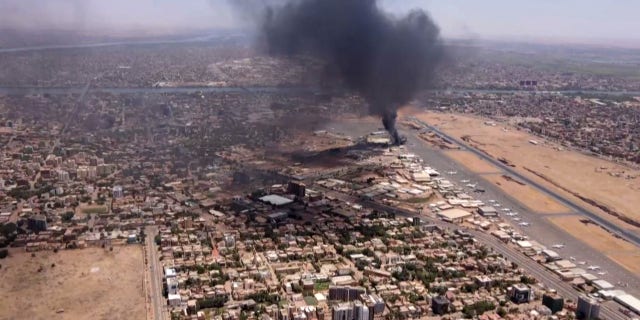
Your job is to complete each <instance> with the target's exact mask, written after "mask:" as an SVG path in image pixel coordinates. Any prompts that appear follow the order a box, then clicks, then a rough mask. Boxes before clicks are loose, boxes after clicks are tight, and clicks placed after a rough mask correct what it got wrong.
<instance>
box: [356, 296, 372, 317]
mask: <svg viewBox="0 0 640 320" xmlns="http://www.w3.org/2000/svg"><path fill="white" fill-rule="evenodd" d="M353 315H354V319H355V320H369V307H367V305H365V304H363V303H362V302H361V301H359V300H356V301H355V302H354V303H353Z"/></svg>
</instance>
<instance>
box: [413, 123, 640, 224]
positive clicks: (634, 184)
mask: <svg viewBox="0 0 640 320" xmlns="http://www.w3.org/2000/svg"><path fill="white" fill-rule="evenodd" d="M413 115H414V116H416V117H418V118H420V119H421V120H423V121H426V122H428V123H430V124H433V125H435V126H437V127H439V128H440V129H442V130H443V131H445V132H447V133H449V134H451V135H453V136H455V137H457V138H462V137H467V141H468V143H469V144H470V145H473V146H474V147H476V148H478V149H480V150H483V151H484V152H486V153H488V154H490V155H491V156H493V157H494V158H504V159H506V160H508V161H509V162H510V163H512V164H514V165H515V166H516V167H515V169H516V170H518V171H520V172H521V173H522V174H523V175H527V176H528V177H530V178H532V179H535V180H536V181H539V182H541V183H543V184H545V185H547V186H548V187H549V189H551V190H558V192H559V193H560V194H563V195H567V196H568V197H569V198H572V199H573V200H574V202H576V203H580V204H582V205H583V206H584V207H588V208H590V209H591V210H593V211H595V212H599V213H601V216H602V217H604V218H606V219H608V220H610V221H612V222H614V223H616V224H618V225H620V226H623V227H627V228H630V229H634V228H635V227H633V226H632V225H631V224H629V223H627V222H625V221H623V219H620V218H618V217H615V216H614V215H612V214H608V213H606V212H605V211H603V210H601V209H600V208H597V207H596V206H592V205H590V204H588V203H587V202H585V201H583V200H582V199H580V198H578V197H577V196H576V194H577V195H580V196H581V197H584V198H588V199H591V200H594V201H597V202H598V203H600V204H601V205H603V206H606V207H607V208H609V209H610V210H611V211H614V212H616V213H617V214H618V215H620V216H623V217H625V218H626V219H632V220H635V221H638V222H640V212H639V211H637V210H636V208H638V207H639V206H640V178H636V177H640V170H634V169H631V168H629V167H626V166H623V165H620V164H617V163H613V162H610V161H606V160H604V159H599V158H596V157H592V156H588V155H585V154H582V153H580V152H577V151H572V150H566V149H563V148H562V147H561V146H559V145H557V144H554V143H550V142H546V141H543V139H541V138H539V137H536V136H533V135H531V134H529V133H526V132H523V131H520V130H517V129H516V128H515V127H512V126H510V125H508V124H507V123H502V122H498V123H497V125H496V126H488V125H485V123H484V122H485V121H486V120H485V119H482V118H479V117H474V116H467V115H453V114H443V113H435V112H420V113H416V114H413ZM530 140H536V141H538V142H539V144H538V145H534V144H532V143H530V142H529V141H530ZM527 169H528V170H527ZM532 171H533V172H536V173H537V174H538V175H536V174H534V173H532ZM539 175H543V176H545V177H546V178H547V179H549V180H551V181H552V182H553V183H550V182H549V181H547V180H544V179H542V178H541V177H540V176H539ZM554 184H556V185H554ZM563 189H564V190H563ZM569 191H570V192H571V193H570V192H569ZM636 230H640V228H636Z"/></svg>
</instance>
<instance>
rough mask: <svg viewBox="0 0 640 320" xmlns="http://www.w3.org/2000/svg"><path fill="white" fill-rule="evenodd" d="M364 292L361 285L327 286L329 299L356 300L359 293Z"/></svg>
mask: <svg viewBox="0 0 640 320" xmlns="http://www.w3.org/2000/svg"><path fill="white" fill-rule="evenodd" d="M362 294H365V289H364V288H362V287H350V286H330V287H329V300H331V301H354V300H357V299H358V297H360V295H362Z"/></svg>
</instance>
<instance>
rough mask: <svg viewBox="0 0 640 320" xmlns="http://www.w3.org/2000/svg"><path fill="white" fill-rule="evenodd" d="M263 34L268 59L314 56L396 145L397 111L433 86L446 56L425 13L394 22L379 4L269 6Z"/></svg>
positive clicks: (335, 0) (325, 1)
mask: <svg viewBox="0 0 640 320" xmlns="http://www.w3.org/2000/svg"><path fill="white" fill-rule="evenodd" d="M261 31H262V33H263V34H262V36H263V37H264V40H265V43H266V47H267V50H268V53H269V54H272V55H276V56H284V57H290V56H295V55H310V56H314V57H316V58H318V59H320V60H322V61H323V62H324V63H326V64H327V65H328V67H329V68H330V69H333V70H335V71H336V72H335V74H336V77H337V79H336V80H339V81H341V82H344V83H345V84H346V86H347V87H348V88H349V89H350V90H352V91H353V92H356V93H358V94H360V95H361V96H362V97H363V98H364V99H365V100H366V101H367V103H368V105H369V110H370V113H371V114H372V115H376V116H379V117H381V118H382V123H383V125H384V127H385V129H386V130H387V131H388V132H389V134H390V135H391V137H392V139H393V142H394V143H396V144H399V143H402V140H403V139H402V137H400V136H399V135H398V132H397V130H396V126H395V124H396V118H397V112H398V109H399V108H400V107H402V106H403V105H405V104H406V103H408V102H409V101H410V100H411V99H412V98H413V97H414V95H415V93H416V92H417V91H418V90H420V89H421V88H425V87H426V86H428V85H429V83H430V82H431V79H432V76H433V74H434V72H435V68H436V66H437V65H438V63H439V61H440V60H441V57H442V54H443V50H442V45H441V41H440V36H439V29H438V27H437V26H436V25H435V23H434V22H433V21H432V20H431V19H430V17H429V16H428V14H427V13H425V12H424V11H422V10H414V11H411V12H410V13H409V14H408V15H406V16H404V17H400V18H397V17H392V16H390V15H387V14H385V13H384V12H383V11H382V10H381V9H380V8H379V6H378V3H377V1H376V0H292V1H289V2H287V3H286V4H284V5H281V6H270V7H269V8H268V9H267V12H266V16H265V19H264V23H263V25H262V30H261Z"/></svg>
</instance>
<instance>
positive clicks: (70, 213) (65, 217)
mask: <svg viewBox="0 0 640 320" xmlns="http://www.w3.org/2000/svg"><path fill="white" fill-rule="evenodd" d="M74 215H75V213H73V211H67V212H65V213H63V214H62V221H63V222H69V221H71V219H73V216H74Z"/></svg>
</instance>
